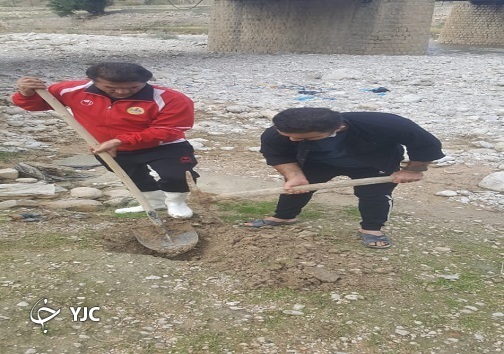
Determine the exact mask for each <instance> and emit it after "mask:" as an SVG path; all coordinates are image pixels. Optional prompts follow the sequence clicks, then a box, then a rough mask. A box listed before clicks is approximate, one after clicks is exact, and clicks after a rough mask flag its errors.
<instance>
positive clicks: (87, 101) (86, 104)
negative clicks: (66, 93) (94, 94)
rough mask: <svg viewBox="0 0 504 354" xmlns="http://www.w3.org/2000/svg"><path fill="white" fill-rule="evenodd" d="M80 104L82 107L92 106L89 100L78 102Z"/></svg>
mask: <svg viewBox="0 0 504 354" xmlns="http://www.w3.org/2000/svg"><path fill="white" fill-rule="evenodd" d="M80 104H81V105H83V106H92V105H93V104H94V102H93V101H91V100H82V101H80Z"/></svg>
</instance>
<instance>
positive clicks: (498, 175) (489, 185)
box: [478, 171, 504, 192]
mask: <svg viewBox="0 0 504 354" xmlns="http://www.w3.org/2000/svg"><path fill="white" fill-rule="evenodd" d="M478 186H480V187H482V188H486V189H490V190H493V191H497V192H504V171H500V172H494V173H491V174H489V175H488V176H486V177H485V178H483V179H482V180H481V182H480V183H478Z"/></svg>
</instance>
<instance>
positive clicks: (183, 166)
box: [12, 62, 199, 218]
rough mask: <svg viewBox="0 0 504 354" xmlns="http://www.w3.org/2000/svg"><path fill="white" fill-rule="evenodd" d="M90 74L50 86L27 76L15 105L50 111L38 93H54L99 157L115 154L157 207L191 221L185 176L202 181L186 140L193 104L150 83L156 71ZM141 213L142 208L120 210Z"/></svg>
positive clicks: (105, 66) (114, 67) (119, 65)
mask: <svg viewBox="0 0 504 354" xmlns="http://www.w3.org/2000/svg"><path fill="white" fill-rule="evenodd" d="M86 75H87V77H88V79H87V80H77V81H62V82H58V83H55V84H53V85H50V86H49V87H47V86H46V84H45V83H44V81H43V80H41V79H39V78H36V77H22V78H20V79H19V80H18V82H17V84H18V92H16V93H15V94H14V95H13V96H12V102H13V103H14V104H15V105H17V106H19V107H21V108H23V109H25V110H27V111H46V110H51V109H52V108H51V106H49V105H48V104H47V103H46V102H45V101H44V100H43V99H42V97H40V96H39V95H38V94H37V93H36V91H35V90H36V89H47V90H49V92H50V93H51V94H52V95H53V96H54V97H56V98H57V99H58V100H59V101H60V102H61V103H62V104H63V105H65V106H66V107H68V108H69V109H70V110H71V111H72V113H73V115H74V117H75V119H76V120H77V121H78V122H79V123H80V124H81V125H82V126H83V127H84V128H85V129H86V130H87V131H88V132H89V133H90V134H91V135H93V136H94V137H95V139H96V140H97V141H98V142H99V143H100V146H99V147H97V148H96V149H92V152H93V153H94V154H99V153H103V152H107V153H109V154H110V155H111V156H113V157H114V158H115V159H116V161H117V162H118V164H119V165H120V166H121V167H122V168H123V169H124V171H125V172H126V173H127V174H128V176H129V177H130V178H131V179H132V180H133V182H135V184H136V185H137V186H138V188H139V189H140V190H141V191H142V193H143V194H144V195H145V197H146V198H147V200H149V202H150V203H151V205H152V206H153V207H154V208H156V209H162V208H165V207H167V208H168V214H169V215H170V216H172V217H175V218H190V217H191V216H192V215H193V212H192V210H191V209H190V208H189V207H188V206H187V204H186V198H187V195H188V192H189V188H188V186H187V182H186V180H185V172H186V171H190V172H191V174H192V176H193V178H194V179H195V180H196V179H197V178H198V177H199V175H198V173H196V172H195V171H194V170H193V168H194V166H196V164H197V161H196V158H195V157H194V149H193V147H192V146H191V144H190V143H189V142H188V141H187V140H186V136H185V132H186V131H187V130H189V129H191V128H192V127H193V124H194V104H193V101H192V100H191V99H190V98H189V97H187V96H185V95H184V94H182V93H180V92H177V91H175V90H172V89H169V88H166V87H161V86H156V85H150V84H148V83H147V82H148V81H149V80H150V79H151V78H152V73H151V72H150V71H149V70H147V69H145V68H144V67H142V66H140V65H138V64H133V63H123V62H104V63H99V64H96V65H93V66H91V67H89V68H88V69H87V70H86ZM96 158H97V159H98V160H100V162H101V163H102V164H103V165H104V166H105V167H108V166H107V165H106V164H105V162H104V161H103V160H102V159H100V157H99V156H98V155H96ZM151 170H153V171H155V172H156V173H157V174H158V175H159V179H158V180H156V179H154V178H153V176H152V175H151V174H150V173H151ZM140 211H143V208H142V207H141V206H138V207H132V208H123V209H118V210H116V212H117V213H127V212H140Z"/></svg>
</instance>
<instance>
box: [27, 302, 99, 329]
mask: <svg viewBox="0 0 504 354" xmlns="http://www.w3.org/2000/svg"><path fill="white" fill-rule="evenodd" d="M41 301H43V302H44V305H47V299H44V298H42V299H39V300H38V301H37V302H36V303H35V305H33V307H32V309H31V311H30V320H31V321H32V322H33V323H36V324H39V325H40V326H41V327H42V332H43V333H47V329H46V327H45V324H46V322H49V321H50V320H52V319H53V318H54V317H56V316H58V315H59V313H60V312H61V309H57V310H53V309H52V308H50V307H47V306H42V307H40V308H39V309H38V310H37V316H36V317H34V316H33V313H34V311H35V308H37V306H38V304H39V303H40V302H41ZM69 309H70V312H71V313H72V315H73V321H74V322H85V321H87V320H88V319H89V320H90V321H93V322H99V321H100V318H99V317H97V316H96V315H95V313H96V312H97V311H99V310H100V307H97V306H96V307H91V308H88V307H87V306H79V307H74V306H70V307H69ZM44 314H49V316H44ZM79 315H80V317H79Z"/></svg>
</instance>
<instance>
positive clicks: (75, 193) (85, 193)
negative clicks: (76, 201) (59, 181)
mask: <svg viewBox="0 0 504 354" xmlns="http://www.w3.org/2000/svg"><path fill="white" fill-rule="evenodd" d="M102 194H103V193H102V191H101V190H99V189H97V188H91V187H77V188H73V189H71V190H70V195H71V196H72V197H74V198H82V199H98V198H100V197H101V196H102Z"/></svg>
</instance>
